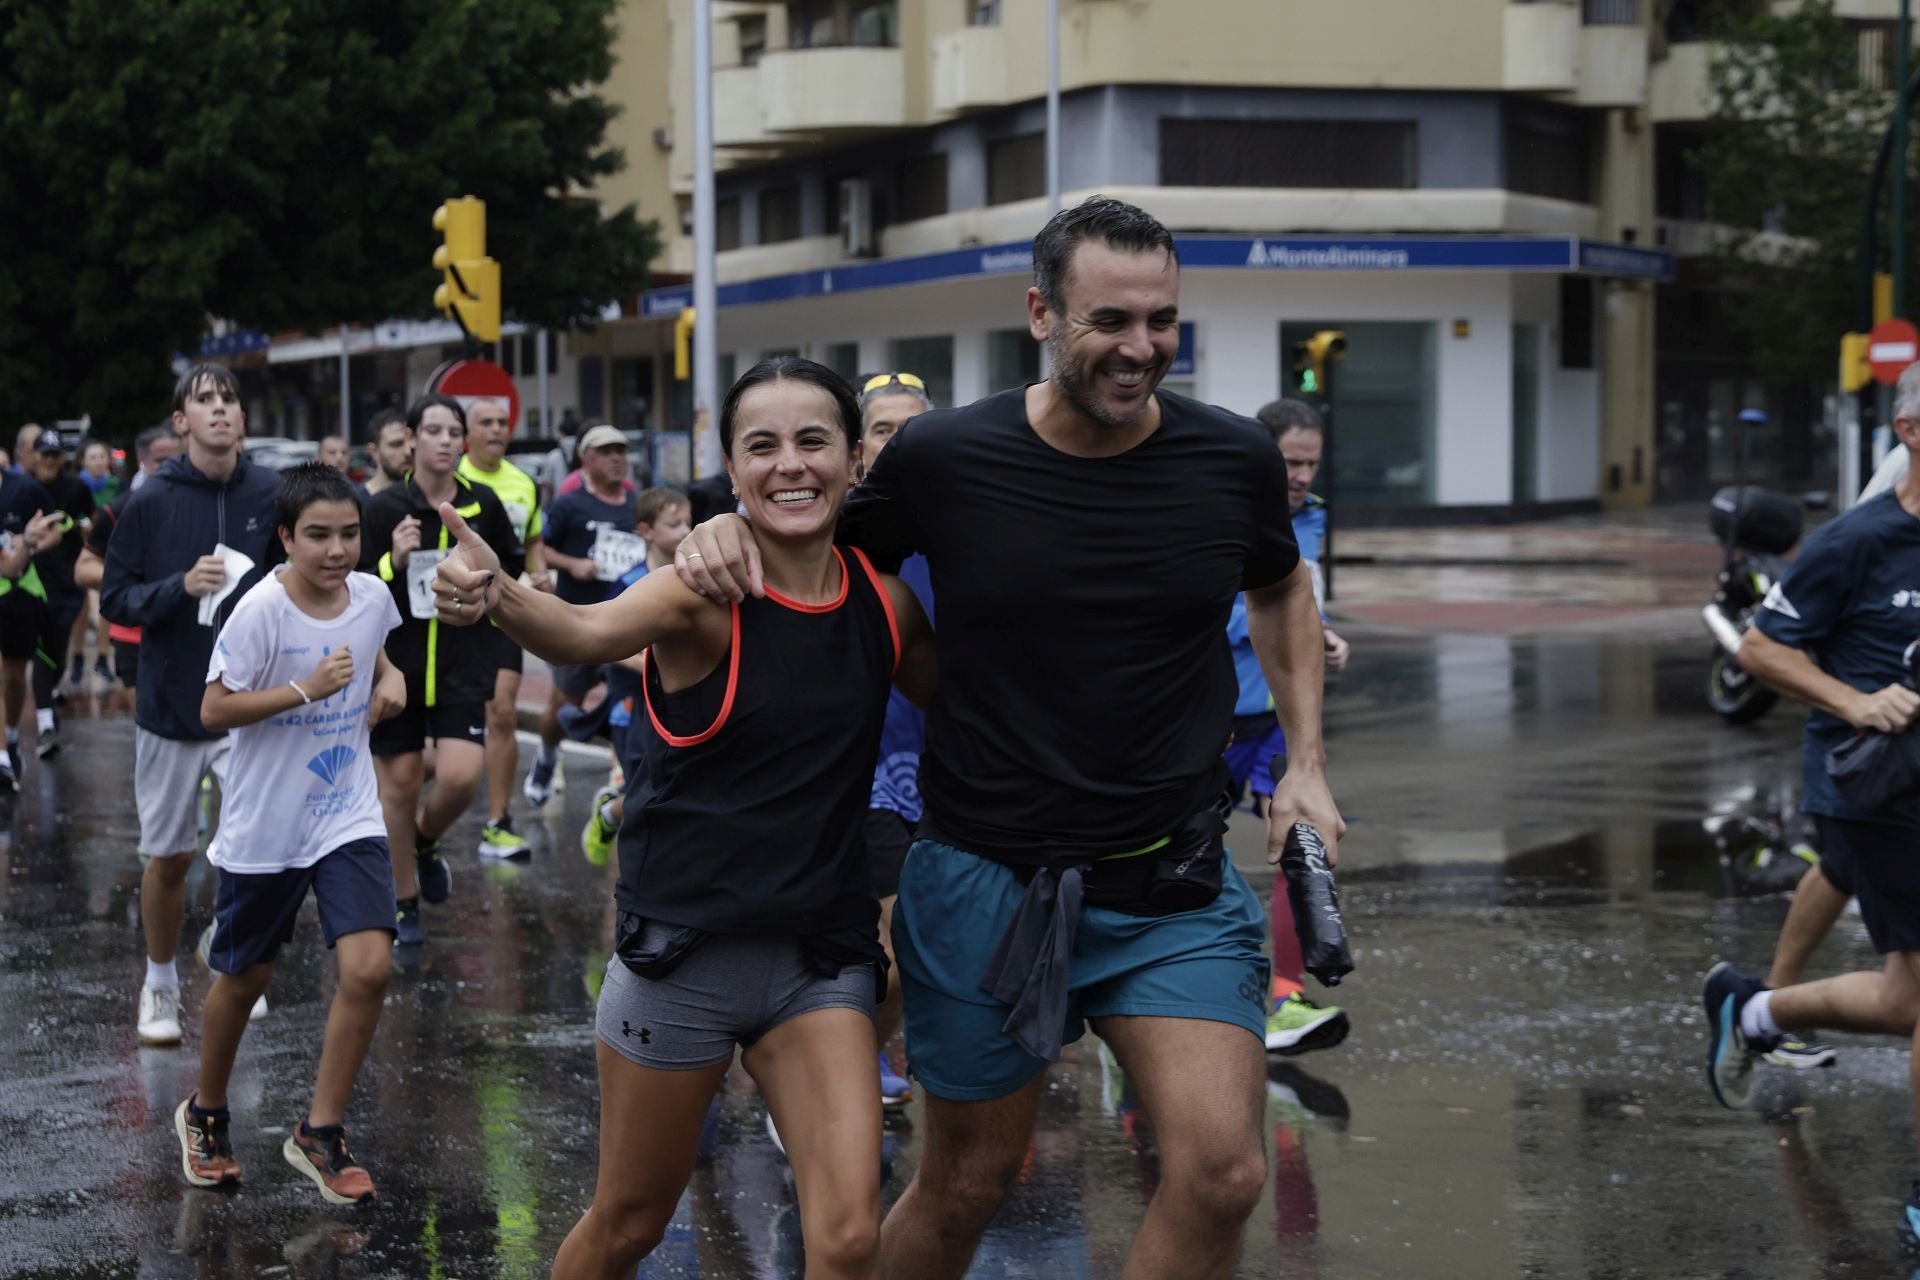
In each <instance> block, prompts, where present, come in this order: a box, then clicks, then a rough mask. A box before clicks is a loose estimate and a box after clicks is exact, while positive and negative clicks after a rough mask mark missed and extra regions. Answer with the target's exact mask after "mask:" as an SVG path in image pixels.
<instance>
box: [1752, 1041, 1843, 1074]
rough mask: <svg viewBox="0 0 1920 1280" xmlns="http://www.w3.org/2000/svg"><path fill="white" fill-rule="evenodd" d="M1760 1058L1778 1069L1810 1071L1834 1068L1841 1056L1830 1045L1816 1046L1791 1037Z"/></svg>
mask: <svg viewBox="0 0 1920 1280" xmlns="http://www.w3.org/2000/svg"><path fill="white" fill-rule="evenodd" d="M1760 1056H1761V1057H1763V1058H1765V1059H1766V1060H1767V1061H1768V1062H1771V1063H1772V1064H1773V1065H1774V1066H1776V1067H1794V1068H1796V1069H1798V1070H1801V1071H1810V1070H1812V1069H1813V1068H1814V1067H1830V1066H1832V1065H1833V1062H1834V1059H1835V1058H1838V1057H1839V1056H1840V1051H1839V1050H1838V1049H1835V1048H1834V1047H1833V1046H1832V1045H1830V1044H1815V1043H1814V1042H1813V1041H1811V1040H1802V1039H1801V1038H1800V1037H1799V1036H1794V1035H1789V1036H1786V1037H1785V1038H1783V1039H1782V1040H1781V1041H1780V1043H1779V1044H1777V1045H1775V1046H1774V1047H1773V1048H1772V1049H1770V1050H1768V1051H1767V1052H1766V1053H1763V1054H1761V1055H1760Z"/></svg>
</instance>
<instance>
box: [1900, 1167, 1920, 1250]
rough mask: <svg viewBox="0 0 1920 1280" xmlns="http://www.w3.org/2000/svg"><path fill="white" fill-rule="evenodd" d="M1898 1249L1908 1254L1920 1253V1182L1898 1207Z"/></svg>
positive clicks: (1916, 1183)
mask: <svg viewBox="0 0 1920 1280" xmlns="http://www.w3.org/2000/svg"><path fill="white" fill-rule="evenodd" d="M1900 1247H1901V1248H1902V1249H1904V1250H1906V1251H1907V1252H1908V1253H1910V1254H1916V1253H1920V1181H1916V1182H1915V1183H1914V1184H1913V1190H1912V1192H1910V1193H1909V1194H1908V1196H1907V1202H1906V1203H1905V1204H1903V1205H1901V1206H1900Z"/></svg>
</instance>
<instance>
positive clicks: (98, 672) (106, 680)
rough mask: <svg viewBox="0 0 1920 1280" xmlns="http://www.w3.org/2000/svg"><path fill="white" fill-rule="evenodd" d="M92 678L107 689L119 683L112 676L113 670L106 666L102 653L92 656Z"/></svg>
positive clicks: (117, 679) (114, 676) (105, 657)
mask: <svg viewBox="0 0 1920 1280" xmlns="http://www.w3.org/2000/svg"><path fill="white" fill-rule="evenodd" d="M93 678H94V679H96V680H98V681H99V682H100V683H101V684H103V685H105V686H106V687H107V688H109V689H111V688H113V687H114V686H115V685H117V684H119V683H120V678H119V677H118V676H116V675H114V674H113V668H112V667H109V666H108V665H107V655H106V654H104V653H100V654H95V655H94V659H93Z"/></svg>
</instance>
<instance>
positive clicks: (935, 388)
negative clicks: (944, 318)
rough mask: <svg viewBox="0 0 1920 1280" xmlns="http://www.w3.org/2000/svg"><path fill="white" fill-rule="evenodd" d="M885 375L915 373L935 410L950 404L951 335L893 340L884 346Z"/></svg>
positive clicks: (951, 375)
mask: <svg viewBox="0 0 1920 1280" xmlns="http://www.w3.org/2000/svg"><path fill="white" fill-rule="evenodd" d="M883 372H887V373H917V374H919V375H920V380H921V381H922V382H924V383H926V384H927V394H928V395H929V396H931V397H932V398H933V403H934V405H935V406H936V407H938V408H945V407H947V406H948V405H951V404H952V403H953V335H952V334H940V335H939V336H937V337H929V338H895V339H893V340H892V341H891V342H889V343H887V367H886V369H885V370H884V371H883Z"/></svg>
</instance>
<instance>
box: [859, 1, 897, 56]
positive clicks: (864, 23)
mask: <svg viewBox="0 0 1920 1280" xmlns="http://www.w3.org/2000/svg"><path fill="white" fill-rule="evenodd" d="M899 23H900V17H899V13H898V6H897V5H896V4H895V0H853V3H852V6H851V8H850V10H849V12H848V14H847V43H848V44H857V45H866V46H870V47H872V46H877V47H880V48H892V47H893V46H894V45H896V44H898V43H899V42H900V36H899Z"/></svg>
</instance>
